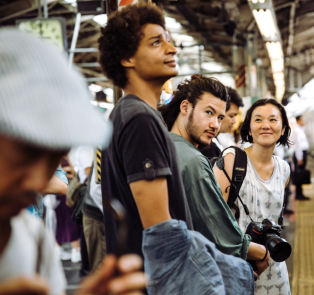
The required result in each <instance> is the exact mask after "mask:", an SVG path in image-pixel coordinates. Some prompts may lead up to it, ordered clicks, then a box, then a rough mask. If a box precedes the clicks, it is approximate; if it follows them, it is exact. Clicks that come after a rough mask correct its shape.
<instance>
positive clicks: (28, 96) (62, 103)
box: [0, 28, 112, 149]
mask: <svg viewBox="0 0 314 295" xmlns="http://www.w3.org/2000/svg"><path fill="white" fill-rule="evenodd" d="M90 99H91V97H90V94H89V91H88V89H87V85H86V83H85V81H84V79H83V77H82V75H81V74H79V73H78V72H77V71H76V70H73V69H70V68H69V66H68V61H67V59H66V57H65V55H64V54H63V53H60V52H59V51H58V50H57V48H55V46H53V45H51V44H48V43H46V42H44V41H42V40H40V39H39V38H36V37H34V36H32V35H30V34H27V33H22V32H20V31H18V30H17V29H14V28H9V29H1V30H0V133H1V134H3V135H7V136H9V137H12V138H16V139H19V140H22V141H24V142H27V143H31V144H34V145H36V146H39V147H43V148H48V149H67V148H70V147H72V146H78V145H89V146H99V145H100V146H102V147H105V146H106V145H108V143H109V140H110V138H111V134H112V125H111V123H110V122H109V123H106V122H105V120H104V118H103V117H102V116H101V113H100V112H99V111H97V110H96V109H94V107H93V106H92V105H91V103H90Z"/></svg>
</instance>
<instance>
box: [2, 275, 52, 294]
mask: <svg viewBox="0 0 314 295" xmlns="http://www.w3.org/2000/svg"><path fill="white" fill-rule="evenodd" d="M48 294H49V286H48V283H47V282H46V281H45V280H44V279H42V278H41V277H40V276H38V275H36V276H33V277H18V278H14V279H10V280H7V281H4V282H1V283H0V295H48Z"/></svg>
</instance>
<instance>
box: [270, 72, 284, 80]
mask: <svg viewBox="0 0 314 295" xmlns="http://www.w3.org/2000/svg"><path fill="white" fill-rule="evenodd" d="M273 77H274V80H285V75H284V73H274V74H273Z"/></svg>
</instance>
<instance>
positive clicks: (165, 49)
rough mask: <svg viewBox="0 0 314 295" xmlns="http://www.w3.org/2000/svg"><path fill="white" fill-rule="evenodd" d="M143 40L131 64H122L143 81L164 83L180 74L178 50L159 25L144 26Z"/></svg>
mask: <svg viewBox="0 0 314 295" xmlns="http://www.w3.org/2000/svg"><path fill="white" fill-rule="evenodd" d="M142 32H143V34H144V37H143V39H142V40H141V42H140V45H139V48H138V50H137V52H136V54H135V56H134V57H132V58H131V59H130V63H127V64H126V63H122V64H123V65H124V66H127V67H132V68H133V69H134V71H135V74H137V75H138V76H140V77H141V78H142V79H143V80H154V81H155V80H156V79H157V80H158V79H160V80H161V81H162V82H164V81H166V80H168V79H169V78H171V77H174V76H176V75H177V74H178V71H177V69H176V62H175V57H174V56H175V54H176V53H177V50H176V48H175V47H174V46H172V45H171V44H170V43H169V42H168V40H169V36H168V35H167V34H166V31H165V30H164V29H163V28H162V27H161V26H159V25H154V24H147V25H145V26H143V28H142Z"/></svg>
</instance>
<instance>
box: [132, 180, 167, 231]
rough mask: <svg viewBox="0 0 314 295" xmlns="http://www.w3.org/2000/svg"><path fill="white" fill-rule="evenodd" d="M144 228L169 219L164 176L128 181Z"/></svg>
mask: <svg viewBox="0 0 314 295" xmlns="http://www.w3.org/2000/svg"><path fill="white" fill-rule="evenodd" d="M130 188H131V191H132V194H133V198H134V200H135V203H136V206H137V209H138V212H139V214H140V218H141V221H142V225H143V227H144V229H146V228H148V227H150V226H153V225H155V224H158V223H161V222H163V221H166V220H169V219H171V216H170V212H169V202H168V186H167V179H166V177H160V178H156V179H154V180H152V181H148V180H139V181H135V182H132V183H130Z"/></svg>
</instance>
